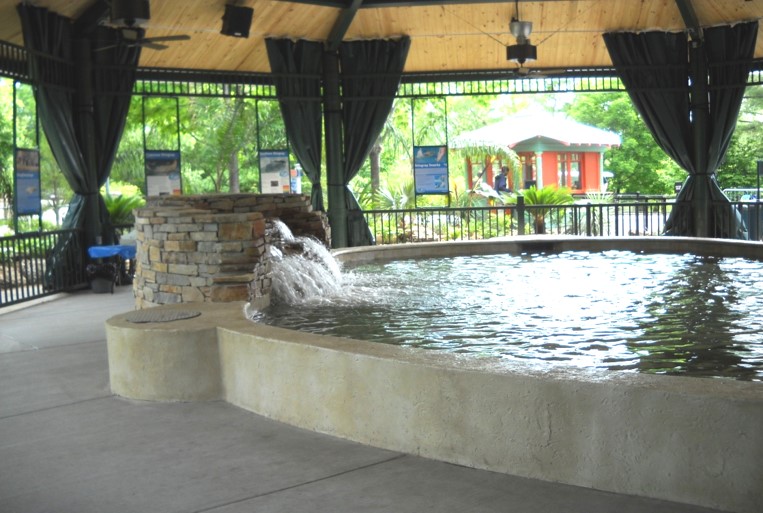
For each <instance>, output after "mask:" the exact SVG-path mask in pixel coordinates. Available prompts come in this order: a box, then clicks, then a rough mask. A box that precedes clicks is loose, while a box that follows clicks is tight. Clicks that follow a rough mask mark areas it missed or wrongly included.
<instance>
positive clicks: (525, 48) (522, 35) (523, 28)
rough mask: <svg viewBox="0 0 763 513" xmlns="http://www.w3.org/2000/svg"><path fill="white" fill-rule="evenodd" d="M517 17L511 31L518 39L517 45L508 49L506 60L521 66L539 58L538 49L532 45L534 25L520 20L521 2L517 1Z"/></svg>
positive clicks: (510, 27) (511, 23)
mask: <svg viewBox="0 0 763 513" xmlns="http://www.w3.org/2000/svg"><path fill="white" fill-rule="evenodd" d="M516 7H517V8H516V17H513V18H511V22H510V23H509V31H510V32H511V35H513V36H514V37H515V38H516V39H517V44H515V45H511V46H507V47H506V59H507V60H510V61H513V62H518V63H519V64H520V65H521V64H524V63H525V62H527V61H534V60H536V59H537V58H538V48H537V47H536V46H535V45H532V44H530V39H529V38H530V34H531V33H532V31H533V24H532V22H530V21H520V20H519V0H516Z"/></svg>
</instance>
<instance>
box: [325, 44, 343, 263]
mask: <svg viewBox="0 0 763 513" xmlns="http://www.w3.org/2000/svg"><path fill="white" fill-rule="evenodd" d="M323 84H324V93H323V123H324V129H325V134H326V182H327V185H328V191H327V193H328V218H329V224H330V225H331V247H333V248H345V247H347V245H348V235H347V201H346V199H345V194H346V187H345V185H344V172H343V169H342V167H343V166H342V162H343V155H344V152H343V141H342V103H341V100H340V91H339V54H338V53H337V52H336V51H326V52H324V53H323Z"/></svg>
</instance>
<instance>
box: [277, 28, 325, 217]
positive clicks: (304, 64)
mask: <svg viewBox="0 0 763 513" xmlns="http://www.w3.org/2000/svg"><path fill="white" fill-rule="evenodd" d="M265 46H266V48H267V52H268V60H269V61H270V69H271V71H272V73H273V77H274V81H275V85H276V94H277V95H278V103H279V105H280V107H281V115H282V116H283V120H284V125H285V127H286V134H287V136H288V138H289V141H291V143H292V149H293V150H294V153H295V154H296V155H297V159H299V162H300V164H302V168H303V169H304V170H305V174H306V175H307V177H308V179H309V180H310V182H311V183H312V184H313V187H312V195H311V203H312V205H313V210H317V211H323V210H324V206H323V191H322V189H321V121H322V117H321V70H322V62H323V59H322V56H323V45H322V44H321V43H316V42H312V41H304V40H300V41H292V40H291V39H271V38H267V39H265Z"/></svg>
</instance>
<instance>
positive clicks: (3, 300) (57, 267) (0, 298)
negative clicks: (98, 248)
mask: <svg viewBox="0 0 763 513" xmlns="http://www.w3.org/2000/svg"><path fill="white" fill-rule="evenodd" d="M81 240H82V237H81V234H80V232H79V231H77V230H56V231H51V232H34V233H23V234H19V235H13V236H10V237H0V308H2V307H4V306H9V305H13V304H16V303H21V302H23V301H29V300H31V299H37V298H41V297H44V296H49V295H51V294H56V293H58V292H64V291H69V290H73V289H76V288H80V287H84V286H86V285H87V279H86V277H85V271H84V265H83V254H84V253H83V248H82V242H81Z"/></svg>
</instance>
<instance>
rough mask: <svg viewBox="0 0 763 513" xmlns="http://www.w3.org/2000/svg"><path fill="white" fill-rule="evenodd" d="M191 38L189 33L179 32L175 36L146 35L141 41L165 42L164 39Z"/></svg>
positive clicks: (182, 39) (186, 39)
mask: <svg viewBox="0 0 763 513" xmlns="http://www.w3.org/2000/svg"><path fill="white" fill-rule="evenodd" d="M189 39H191V36H189V35H188V34H177V35H174V36H157V37H145V38H143V39H141V40H140V41H141V43H143V44H145V43H155V42H160V41H161V42H164V41H188V40H189Z"/></svg>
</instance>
